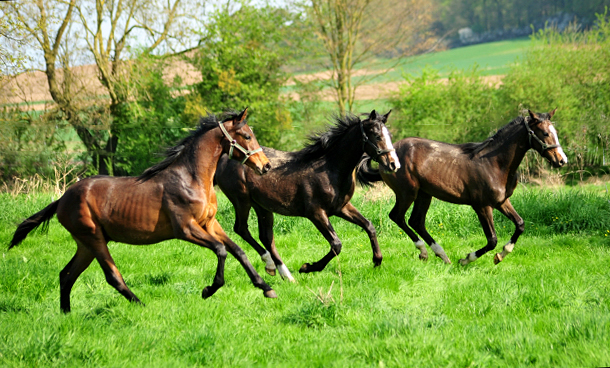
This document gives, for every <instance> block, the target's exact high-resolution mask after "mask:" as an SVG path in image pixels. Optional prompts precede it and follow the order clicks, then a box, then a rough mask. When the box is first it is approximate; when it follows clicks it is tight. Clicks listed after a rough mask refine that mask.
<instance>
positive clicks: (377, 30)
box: [310, 0, 433, 112]
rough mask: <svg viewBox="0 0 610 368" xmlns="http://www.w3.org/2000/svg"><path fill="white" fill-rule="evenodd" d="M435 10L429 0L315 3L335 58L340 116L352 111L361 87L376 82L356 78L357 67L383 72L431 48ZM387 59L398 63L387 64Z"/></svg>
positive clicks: (316, 17) (318, 24) (322, 0)
mask: <svg viewBox="0 0 610 368" xmlns="http://www.w3.org/2000/svg"><path fill="white" fill-rule="evenodd" d="M430 6H431V2H429V1H425V0H376V1H373V0H311V8H310V10H311V16H312V20H313V21H314V23H315V28H316V33H317V35H318V37H319V38H320V40H321V41H322V43H323V44H324V49H325V51H326V53H327V54H328V56H329V58H330V63H331V67H332V71H333V75H332V87H333V89H334V90H335V91H336V95H337V103H338V105H339V110H340V111H341V112H344V111H346V110H350V111H351V109H352V107H353V104H354V99H355V92H356V88H357V87H358V85H360V84H362V83H364V82H366V81H368V80H370V78H371V76H370V75H369V76H367V75H366V74H365V75H364V76H363V77H362V78H359V79H358V80H354V78H353V77H354V75H353V71H354V67H355V66H356V65H357V64H359V63H364V62H368V63H369V65H368V66H369V67H377V68H380V67H381V70H380V71H381V72H384V71H387V70H389V69H391V68H392V67H393V66H395V64H396V62H397V61H398V60H399V57H401V56H406V55H411V54H414V53H416V52H419V51H420V50H422V49H425V48H427V47H429V46H430V44H431V43H432V41H433V39H432V37H430V36H429V35H428V34H427V33H426V32H425V31H426V29H427V27H428V25H429V24H430V22H431V20H432V17H431V9H430ZM388 56H392V57H393V58H394V59H393V60H394V62H390V63H388V60H387V59H385V60H382V58H383V57H388ZM384 63H385V65H383V64H384ZM376 74H378V73H376Z"/></svg>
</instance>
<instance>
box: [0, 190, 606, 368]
mask: <svg viewBox="0 0 610 368" xmlns="http://www.w3.org/2000/svg"><path fill="white" fill-rule="evenodd" d="M51 200H52V198H51V194H36V195H23V194H22V195H16V196H12V195H10V194H7V193H2V194H0V244H2V247H3V249H2V258H1V259H0V270H1V271H0V274H1V275H2V277H1V278H0V331H1V332H0V366H11V367H20V366H23V367H26V366H62V367H64V366H68V367H70V366H79V367H82V366H91V367H151V366H155V367H175V366H227V367H229V366H240V367H242V366H280V367H294V366H303V365H307V366H313V367H317V366H325V367H327V366H341V367H342V366H355V367H384V366H385V367H390V366H392V367H399V366H400V367H405V366H417V367H427V366H445V367H496V366H497V367H515V366H553V367H574V366H608V365H609V364H610V350H609V349H608V346H610V268H609V267H608V264H610V195H609V194H608V189H607V187H606V186H577V187H557V188H539V187H532V186H523V185H521V186H519V187H518V188H517V190H516V192H515V194H514V195H513V197H512V200H513V204H514V206H515V208H516V209H517V211H518V212H519V213H520V214H521V216H522V217H523V218H524V219H525V221H526V232H525V233H524V234H523V235H522V236H521V238H520V240H519V242H518V243H517V246H516V247H515V250H514V251H513V253H511V254H510V255H509V256H508V257H507V258H506V259H505V260H504V261H503V262H502V263H501V264H500V265H498V266H494V264H493V253H491V252H490V253H488V254H487V255H485V256H484V257H482V258H481V259H479V260H478V261H477V262H475V263H473V264H470V265H468V266H466V267H463V266H460V265H459V263H458V262H457V260H458V259H459V258H462V257H463V256H464V255H465V254H466V253H468V252H470V251H473V250H475V249H478V248H480V247H481V246H482V245H483V244H484V242H485V239H484V236H483V234H482V231H481V229H480V227H479V225H478V221H477V219H476V216H475V215H474V212H473V211H472V210H471V209H470V208H469V207H465V206H456V205H451V204H447V203H443V202H440V201H437V200H434V201H433V203H432V207H431V210H430V213H429V216H428V221H427V225H428V228H429V229H430V230H431V232H432V235H433V236H435V237H436V238H437V240H438V241H439V242H440V243H441V245H443V247H444V248H445V250H446V252H447V254H448V255H449V258H450V259H451V260H452V261H453V264H452V265H445V264H444V263H443V262H442V261H441V260H440V259H438V258H431V259H430V260H429V261H427V262H421V261H419V260H418V258H417V252H416V249H415V247H414V246H413V244H412V242H410V241H408V240H407V238H406V236H405V235H404V234H401V232H400V230H399V229H398V227H397V226H395V225H394V224H393V223H392V222H391V221H390V220H389V219H388V217H387V213H388V212H389V210H390V209H391V207H392V205H393V203H394V200H393V198H392V196H391V195H390V194H389V192H388V191H387V189H385V188H383V187H375V188H373V189H358V190H357V194H356V196H355V197H354V201H353V202H354V204H355V205H356V207H358V208H359V209H360V210H361V212H362V213H363V214H364V215H365V216H366V217H367V218H369V219H371V220H372V221H373V222H374V224H375V226H376V228H377V231H378V235H379V241H380V244H381V249H382V252H383V255H384V260H383V263H382V265H381V266H380V267H377V268H373V265H372V261H371V259H372V254H371V250H370V246H369V242H368V238H367V237H366V234H365V233H364V232H363V231H361V230H360V229H359V228H357V227H356V226H354V225H351V224H349V223H347V222H345V221H343V220H340V219H338V218H332V219H331V221H332V223H333V226H334V227H335V229H336V230H337V233H338V235H339V237H340V238H341V239H342V241H343V252H342V253H341V254H340V256H339V257H338V258H337V259H336V260H334V261H332V262H331V263H330V264H329V266H328V267H327V268H326V269H325V270H324V271H323V272H320V273H318V274H307V275H301V274H298V272H297V270H298V268H299V267H300V266H301V264H303V263H304V262H311V261H313V260H317V259H319V258H320V257H322V255H323V254H325V253H326V252H327V251H328V244H327V243H326V241H325V240H324V239H323V238H322V236H321V235H320V234H319V233H318V232H317V231H316V230H315V228H314V227H313V225H311V224H310V223H309V222H308V221H306V220H304V219H300V218H288V217H281V216H277V217H276V225H275V234H276V242H277V244H278V249H279V251H280V253H281V254H282V256H283V258H284V261H285V262H286V265H287V266H288V267H289V268H290V270H291V271H292V272H293V275H294V276H295V278H296V280H297V283H296V284H291V283H288V282H285V281H282V280H281V279H280V278H279V276H276V277H272V276H269V275H267V274H266V273H264V264H263V262H262V261H261V260H260V259H259V257H258V256H257V254H256V253H255V252H254V251H253V250H252V249H251V248H250V247H249V246H247V244H246V243H245V242H244V241H242V240H241V239H240V238H239V237H238V236H237V235H235V234H234V233H233V232H232V231H231V230H232V227H233V218H234V215H233V209H232V207H231V205H230V203H229V202H228V200H227V199H226V197H224V196H223V195H222V194H219V212H218V218H219V221H220V222H221V224H222V225H223V227H224V228H225V230H227V232H228V233H229V235H230V236H231V237H232V238H233V239H234V240H236V241H237V242H238V243H239V244H240V245H241V246H242V247H243V248H244V250H245V251H246V253H247V254H248V257H249V259H250V261H251V262H252V263H253V264H254V266H255V267H256V269H257V270H258V271H259V272H260V273H261V275H262V276H263V278H265V280H266V281H267V282H268V283H269V284H270V285H271V286H272V287H273V288H274V289H275V290H276V292H277V293H278V296H279V298H278V299H275V300H270V299H265V298H264V297H263V295H262V292H260V291H259V290H258V289H255V288H254V287H253V286H252V285H251V283H250V281H249V279H248V278H247V276H246V274H245V272H244V270H243V269H242V268H241V267H240V266H239V264H238V262H237V261H236V260H235V259H234V258H232V257H230V256H229V257H228V258H227V269H226V273H225V276H226V285H225V286H224V287H223V288H222V289H220V290H219V291H218V292H217V293H216V294H215V295H214V296H213V297H212V298H210V299H207V300H202V299H201V290H202V288H203V287H204V286H206V285H209V284H210V283H211V281H212V278H213V274H214V271H215V265H216V258H215V256H214V255H213V253H212V252H210V251H209V250H207V249H200V248H198V247H196V246H194V245H192V244H188V243H185V242H181V241H175V240H174V241H168V242H164V243H160V244H156V245H151V246H146V247H145V248H142V247H136V246H131V245H125V244H118V243H111V244H110V251H111V253H112V255H113V257H114V259H115V261H116V263H117V266H118V268H119V270H120V271H121V272H122V274H123V276H124V278H125V280H126V282H127V284H128V285H129V286H130V288H131V289H132V290H133V291H134V293H135V294H136V295H138V297H139V298H140V299H141V300H142V301H143V302H144V303H145V304H146V305H145V306H142V305H136V304H130V303H129V302H127V301H126V300H125V299H124V298H123V297H122V296H120V295H119V294H118V293H117V292H116V291H115V290H114V289H113V288H111V287H110V286H109V285H108V284H107V283H106V281H105V279H104V276H103V273H102V272H101V269H100V267H99V265H97V264H96V263H94V264H92V266H91V267H90V268H89V269H88V270H86V271H85V272H84V273H83V275H82V276H81V277H80V278H79V280H78V281H77V283H76V285H75V287H74V289H73V291H72V313H70V314H68V315H63V314H62V313H60V311H59V285H58V279H59V277H58V274H59V271H60V270H61V269H62V268H63V267H64V266H65V265H66V263H67V262H68V261H69V260H70V258H71V257H72V255H73V253H74V250H75V248H76V247H75V244H74V241H73V240H72V239H71V237H70V235H69V234H68V232H67V231H66V230H64V229H63V228H62V227H61V225H59V223H58V222H57V220H56V219H53V220H52V222H51V225H50V228H49V232H48V233H47V234H41V233H39V232H36V233H33V234H30V236H29V237H28V238H27V239H26V240H25V241H24V242H23V243H22V244H21V245H20V246H19V247H17V248H15V249H12V250H11V251H10V252H7V250H6V248H5V247H6V245H7V244H8V242H9V240H10V238H11V237H12V234H13V232H14V230H15V227H16V224H17V223H18V222H19V221H21V220H22V219H23V218H25V217H27V216H29V215H31V214H33V213H34V212H36V211H38V210H40V209H41V208H43V207H44V206H45V205H46V204H47V203H49V202H50V201H51ZM494 215H495V218H496V228H497V229H498V237H499V244H500V246H501V245H503V244H504V243H505V242H506V241H507V240H508V238H509V237H510V235H511V234H512V231H513V225H512V223H510V222H509V221H507V220H505V219H504V218H503V217H502V216H501V215H500V214H499V213H497V212H496V213H495V214H494ZM251 230H252V231H253V233H254V234H256V225H255V220H254V219H253V218H252V217H251ZM498 249H500V248H498Z"/></svg>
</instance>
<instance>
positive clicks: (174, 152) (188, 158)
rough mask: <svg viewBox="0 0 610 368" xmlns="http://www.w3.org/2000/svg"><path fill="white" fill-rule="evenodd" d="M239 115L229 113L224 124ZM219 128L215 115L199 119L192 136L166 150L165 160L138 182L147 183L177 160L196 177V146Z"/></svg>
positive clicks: (144, 174)
mask: <svg viewBox="0 0 610 368" xmlns="http://www.w3.org/2000/svg"><path fill="white" fill-rule="evenodd" d="M238 115H239V113H237V112H235V111H228V112H225V113H224V114H223V116H224V119H223V120H222V122H225V121H228V120H232V119H235V118H236V117H237V116H238ZM216 127H218V118H217V117H216V115H214V114H208V115H207V116H203V117H201V119H199V124H198V126H197V127H196V128H195V129H193V130H191V132H190V134H189V135H188V136H186V137H185V138H183V139H182V140H181V141H180V142H178V144H176V145H175V146H173V147H169V148H167V149H166V150H165V153H164V155H165V159H164V160H163V161H161V162H159V163H157V164H155V165H153V166H151V167H149V168H148V169H146V170H144V172H143V173H142V174H140V176H138V178H137V181H138V182H145V181H147V180H149V179H151V178H152V177H154V176H155V175H157V174H158V173H160V172H161V171H163V170H165V169H167V168H168V167H169V166H170V165H171V164H172V163H174V162H176V160H178V159H180V158H183V161H184V165H185V166H186V167H187V170H188V171H189V172H190V173H191V175H193V176H194V175H195V163H194V162H193V158H194V157H195V149H196V144H195V142H197V141H198V140H199V138H200V137H201V136H203V135H204V134H205V133H207V132H208V131H210V130H212V129H214V128H216Z"/></svg>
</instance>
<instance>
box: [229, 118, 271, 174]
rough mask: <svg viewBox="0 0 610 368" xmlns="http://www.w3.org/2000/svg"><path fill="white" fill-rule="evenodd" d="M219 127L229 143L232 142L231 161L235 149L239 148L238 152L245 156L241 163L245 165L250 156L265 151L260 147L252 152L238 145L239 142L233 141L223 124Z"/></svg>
mask: <svg viewBox="0 0 610 368" xmlns="http://www.w3.org/2000/svg"><path fill="white" fill-rule="evenodd" d="M218 126H219V127H220V130H221V131H222V134H224V136H225V138H227V140H228V141H229V142H231V148H230V149H229V159H232V158H233V149H234V148H237V150H239V151H241V153H243V154H244V159H243V160H242V162H241V163H242V165H243V164H244V163H245V162H246V161H248V159H249V158H250V156H252V155H253V154H255V153H258V152H261V151H262V150H263V148H262V147H258V148H257V149H255V150H252V151H251V150H249V149H246V148H244V147H242V146H241V145H240V144H239V143H237V141H236V140H235V139H233V137H231V135H230V134H229V132H228V131H227V129H226V128H225V126H224V125H223V123H222V122H220V121H219V122H218Z"/></svg>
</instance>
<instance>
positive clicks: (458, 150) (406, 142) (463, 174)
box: [358, 109, 568, 265]
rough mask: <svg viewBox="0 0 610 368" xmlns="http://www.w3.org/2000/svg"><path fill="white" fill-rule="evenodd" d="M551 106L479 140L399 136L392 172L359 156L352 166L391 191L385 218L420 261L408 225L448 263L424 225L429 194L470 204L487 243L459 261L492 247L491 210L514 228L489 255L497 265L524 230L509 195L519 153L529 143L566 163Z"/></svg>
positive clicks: (420, 243) (368, 180)
mask: <svg viewBox="0 0 610 368" xmlns="http://www.w3.org/2000/svg"><path fill="white" fill-rule="evenodd" d="M555 110H556V109H555ZM555 110H553V111H551V112H549V113H539V114H536V113H533V112H531V111H528V112H529V116H527V117H518V118H515V119H514V120H512V121H511V122H510V123H508V124H507V125H506V126H504V127H503V128H501V129H500V130H499V131H498V132H497V133H496V134H495V135H494V136H493V137H491V138H488V139H487V140H486V141H484V142H481V143H466V144H457V145H456V144H448V143H442V142H435V141H431V140H428V139H422V138H405V139H403V140H401V141H398V142H397V143H396V144H395V147H396V153H397V155H398V157H399V158H400V163H401V165H402V167H401V169H400V170H398V171H397V172H395V173H387V172H378V171H375V170H372V169H371V167H370V165H369V163H370V158H365V159H364V160H363V161H362V162H361V164H360V165H359V167H358V179H359V180H360V181H361V182H362V183H364V184H367V183H368V184H370V183H371V182H373V181H380V180H383V181H384V182H385V183H386V184H387V185H388V186H389V187H390V188H391V189H392V190H393V191H394V193H395V195H396V204H395V206H394V208H393V209H392V211H391V212H390V219H392V221H394V222H395V223H396V224H397V225H398V226H399V227H400V228H401V229H402V230H403V231H404V232H405V233H407V235H408V236H409V237H410V238H411V240H413V242H414V243H415V246H416V247H417V248H418V249H419V250H420V252H421V253H420V255H419V258H420V259H422V260H426V259H428V252H427V250H426V245H425V244H424V242H423V241H421V240H420V239H419V238H418V236H417V235H416V234H415V232H414V231H413V230H412V229H411V228H413V229H414V230H415V231H417V233H419V234H420V235H421V236H422V238H423V239H424V240H425V241H426V243H428V245H429V246H430V248H431V249H432V250H433V251H434V253H435V254H436V255H437V256H438V257H440V258H441V259H442V260H443V261H445V262H446V263H451V261H450V260H449V258H448V257H447V255H446V254H445V251H444V250H443V248H442V247H441V246H440V245H438V243H436V241H434V239H433V238H432V237H431V236H430V234H429V233H428V231H427V230H426V227H425V220H426V213H427V212H428V208H429V207H430V202H431V201H432V197H436V198H438V199H440V200H443V201H446V202H451V203H456V204H467V205H470V206H472V208H473V209H474V210H475V212H476V213H477V216H478V217H479V221H480V222H481V226H482V227H483V231H484V232H485V237H486V238H487V245H486V246H485V247H483V248H481V249H479V250H477V251H476V252H472V253H469V254H467V255H466V258H464V259H460V263H461V264H462V265H466V264H468V263H470V262H473V261H475V260H476V259H477V258H479V257H481V256H482V255H483V254H485V253H487V252H489V251H490V250H493V249H494V248H495V247H496V245H497V243H498V239H497V237H496V231H495V229H494V223H493V216H492V212H493V209H494V208H495V209H497V210H498V211H500V212H501V213H502V214H503V215H504V216H506V217H508V218H509V219H510V220H511V221H512V222H513V223H514V224H515V227H516V229H515V232H514V234H513V236H512V237H511V238H510V241H509V242H508V243H507V244H506V245H505V246H504V248H503V250H502V253H497V254H496V256H495V257H494V263H495V264H498V263H499V262H501V261H502V259H503V258H504V257H506V256H507V255H508V253H510V252H512V250H513V248H514V246H515V243H516V242H517V239H518V238H519V235H521V233H523V230H524V225H523V219H522V218H521V217H520V216H519V214H517V211H515V209H514V208H513V206H512V204H511V203H510V200H509V197H510V196H511V195H512V194H513V191H514V190H515V187H516V186H517V168H518V167H519V164H520V163H521V161H522V160H523V157H524V156H525V153H526V152H527V151H528V150H529V149H531V148H533V149H534V150H536V151H538V152H539V153H540V155H542V157H544V158H546V159H547V160H548V161H549V162H550V163H551V164H552V165H553V166H554V167H561V166H563V165H565V164H566V163H567V162H568V159H567V157H566V155H565V153H564V152H563V149H562V148H561V146H560V145H559V139H558V137H557V131H556V130H555V127H554V126H553V123H552V122H551V118H552V117H553V114H555ZM413 202H415V205H414V207H413V212H412V213H411V217H410V218H409V225H407V223H406V222H405V214H406V213H407V210H408V209H409V207H410V206H411V204H412V203H413Z"/></svg>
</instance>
